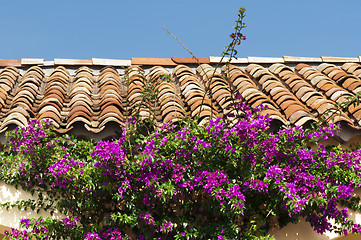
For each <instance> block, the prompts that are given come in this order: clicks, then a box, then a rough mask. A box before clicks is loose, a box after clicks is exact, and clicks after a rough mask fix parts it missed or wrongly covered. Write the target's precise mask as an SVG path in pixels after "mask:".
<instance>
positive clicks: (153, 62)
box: [131, 58, 177, 66]
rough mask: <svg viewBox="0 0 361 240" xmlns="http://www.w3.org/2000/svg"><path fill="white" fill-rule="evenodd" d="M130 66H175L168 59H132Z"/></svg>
mask: <svg viewBox="0 0 361 240" xmlns="http://www.w3.org/2000/svg"><path fill="white" fill-rule="evenodd" d="M131 63H132V65H153V66H154V65H159V66H176V65H177V64H176V63H175V62H173V60H172V59H170V58H132V61H131Z"/></svg>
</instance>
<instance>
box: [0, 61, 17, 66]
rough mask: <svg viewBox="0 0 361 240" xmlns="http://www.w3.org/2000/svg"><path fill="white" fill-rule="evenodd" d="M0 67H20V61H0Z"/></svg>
mask: <svg viewBox="0 0 361 240" xmlns="http://www.w3.org/2000/svg"><path fill="white" fill-rule="evenodd" d="M0 67H21V60H9V59H0Z"/></svg>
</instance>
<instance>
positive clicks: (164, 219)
mask: <svg viewBox="0 0 361 240" xmlns="http://www.w3.org/2000/svg"><path fill="white" fill-rule="evenodd" d="M237 109H238V110H237V111H233V112H232V114H233V115H232V114H230V116H227V118H226V119H221V118H217V119H211V120H210V121H209V123H208V124H207V125H205V126H198V125H197V124H195V123H194V122H193V121H190V120H184V121H183V122H182V123H180V124H177V125H175V124H172V123H169V124H166V125H164V126H163V127H161V128H155V130H154V131H153V132H152V133H151V134H150V135H148V136H143V135H142V133H141V132H142V131H141V129H142V122H141V121H137V120H135V119H130V121H128V122H127V124H126V128H124V129H123V132H122V135H121V136H120V137H119V139H117V140H113V141H100V142H98V143H96V144H95V143H94V142H92V141H85V140H77V139H76V138H74V137H72V136H66V135H65V136H56V135H55V134H54V133H53V132H52V130H51V124H50V123H49V122H43V123H40V122H37V121H32V122H30V123H29V126H28V127H27V128H26V129H25V128H17V129H15V130H14V131H12V132H11V133H9V135H8V136H9V138H10V140H9V144H8V145H7V148H6V149H5V150H6V151H3V152H2V153H1V162H0V166H1V179H2V180H4V181H5V182H6V183H9V184H16V185H19V186H21V187H23V189H25V190H27V191H31V192H32V193H37V194H38V199H37V201H33V202H31V201H30V202H29V201H23V202H20V203H19V207H20V208H22V209H26V208H28V207H30V208H31V209H33V210H39V209H45V210H47V209H52V208H56V209H57V210H59V211H60V212H61V213H64V214H65V215H67V216H68V217H66V218H64V219H61V220H54V219H51V218H40V219H22V220H21V226H22V227H23V228H24V230H23V231H19V230H15V229H13V230H12V231H11V232H10V233H7V234H8V235H9V236H11V239H28V238H30V237H35V238H36V239H62V238H64V239H65V238H67V237H69V238H71V239H196V238H197V239H265V238H271V237H270V236H267V233H268V230H269V229H270V228H271V227H274V226H280V227H282V226H285V225H286V224H287V223H290V222H293V223H296V222H297V221H298V220H299V219H300V218H306V221H308V222H309V223H310V224H311V226H312V227H313V228H314V229H315V231H317V232H318V233H320V234H322V233H324V232H325V231H335V232H338V233H340V234H341V233H345V234H347V233H348V232H359V231H360V226H359V225H357V224H354V223H353V222H352V221H351V220H348V209H352V210H360V204H359V200H360V199H359V198H358V197H354V196H353V191H354V188H356V187H359V186H360V183H361V178H360V167H361V165H360V159H361V158H360V157H361V155H360V153H361V152H360V150H356V151H345V150H342V149H341V148H340V147H337V146H336V147H325V146H324V145H322V144H318V145H317V148H314V149H311V148H310V147H309V146H308V145H309V144H310V143H311V142H315V140H317V139H318V138H324V139H326V138H328V137H332V136H333V135H334V134H335V132H336V131H337V129H338V127H337V126H335V125H332V124H330V125H329V126H328V127H319V128H318V129H317V131H310V130H308V131H305V130H304V129H302V128H301V127H292V128H287V129H281V130H279V131H278V132H273V133H272V132H270V130H269V125H270V121H271V119H270V118H269V117H268V116H261V115H259V114H258V110H259V109H255V110H250V109H248V107H247V106H245V105H244V104H243V103H238V106H237ZM234 114H235V115H236V116H234ZM316 144H317V143H316ZM2 206H3V207H9V206H10V205H9V203H5V204H2ZM340 206H341V207H340ZM330 220H333V221H334V222H333V223H332V224H331V221H330Z"/></svg>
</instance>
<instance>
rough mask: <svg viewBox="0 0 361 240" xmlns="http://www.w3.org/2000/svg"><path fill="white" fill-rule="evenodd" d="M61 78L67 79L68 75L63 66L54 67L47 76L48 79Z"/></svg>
mask: <svg viewBox="0 0 361 240" xmlns="http://www.w3.org/2000/svg"><path fill="white" fill-rule="evenodd" d="M57 77H58V78H61V79H69V77H70V74H69V72H68V70H67V69H66V68H65V67H63V66H58V67H56V68H55V69H54V70H53V71H52V72H51V73H50V75H49V79H50V78H57Z"/></svg>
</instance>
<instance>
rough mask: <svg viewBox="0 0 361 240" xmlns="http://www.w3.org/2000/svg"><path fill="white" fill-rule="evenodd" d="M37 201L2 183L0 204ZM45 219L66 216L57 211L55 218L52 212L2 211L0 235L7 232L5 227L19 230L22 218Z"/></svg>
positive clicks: (0, 214) (0, 184) (0, 183)
mask: <svg viewBox="0 0 361 240" xmlns="http://www.w3.org/2000/svg"><path fill="white" fill-rule="evenodd" d="M28 199H35V197H34V196H31V194H30V193H28V192H25V191H23V190H19V189H16V188H15V187H14V186H12V185H7V184H6V183H4V182H2V181H0V202H1V203H5V202H11V203H15V202H16V201H19V200H28ZM40 216H43V217H52V218H56V219H59V218H64V217H65V216H64V215H62V214H60V213H59V212H58V211H55V214H54V215H53V216H50V211H43V210H40V211H39V213H36V211H33V210H31V209H28V210H27V211H20V210H19V209H18V208H17V207H15V208H10V209H9V210H6V209H0V233H3V231H4V230H5V228H4V227H13V228H19V220H20V219H21V218H39V217H40Z"/></svg>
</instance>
